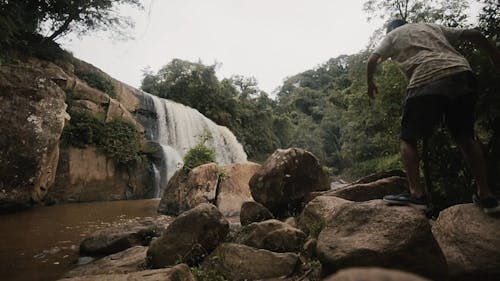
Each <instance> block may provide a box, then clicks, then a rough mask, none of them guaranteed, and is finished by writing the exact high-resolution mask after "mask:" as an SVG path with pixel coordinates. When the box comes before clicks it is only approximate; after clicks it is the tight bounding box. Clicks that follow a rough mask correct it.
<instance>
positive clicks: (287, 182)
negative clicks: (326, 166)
mask: <svg viewBox="0 0 500 281" xmlns="http://www.w3.org/2000/svg"><path fill="white" fill-rule="evenodd" d="M328 189H329V183H328V177H327V175H326V173H325V172H324V171H323V169H322V167H321V165H320V163H319V160H318V159H317V158H316V157H315V156H314V155H313V154H312V153H310V152H308V151H306V150H303V149H299V148H290V149H285V150H283V149H278V150H276V151H275V152H274V153H273V154H272V155H271V156H270V157H269V158H268V159H267V160H266V162H265V163H264V164H263V165H262V168H261V169H260V170H259V171H257V172H256V173H255V175H254V176H253V177H252V179H251V180H250V190H251V192H252V196H253V198H254V199H255V201H257V202H259V203H261V204H262V205H264V206H265V207H266V208H268V209H269V210H270V211H271V213H273V214H274V215H275V216H277V217H280V218H286V217H288V216H294V215H296V214H299V213H300V212H301V211H302V208H303V207H304V205H305V203H304V199H305V198H306V196H307V195H308V194H309V193H310V192H313V191H320V190H328Z"/></svg>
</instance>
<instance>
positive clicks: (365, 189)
mask: <svg viewBox="0 0 500 281" xmlns="http://www.w3.org/2000/svg"><path fill="white" fill-rule="evenodd" d="M404 191H408V181H407V179H406V178H403V177H398V176H393V177H388V178H382V179H379V180H377V181H374V182H369V183H359V184H353V185H348V186H345V187H341V188H338V189H336V190H332V191H328V192H325V193H323V194H322V195H324V196H336V197H340V198H343V199H346V200H350V201H356V202H362V201H369V200H373V199H382V198H383V197H384V196H386V195H389V194H399V193H402V192H404Z"/></svg>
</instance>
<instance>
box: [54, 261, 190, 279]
mask: <svg viewBox="0 0 500 281" xmlns="http://www.w3.org/2000/svg"><path fill="white" fill-rule="evenodd" d="M60 281H196V279H195V278H194V276H193V274H191V271H190V270H189V267H188V266H187V265H185V264H179V265H176V266H174V267H170V268H163V269H155V270H144V271H139V272H133V273H128V274H101V275H89V276H81V277H73V278H65V279H60Z"/></svg>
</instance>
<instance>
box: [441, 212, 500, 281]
mask: <svg viewBox="0 0 500 281" xmlns="http://www.w3.org/2000/svg"><path fill="white" fill-rule="evenodd" d="M432 232H433V233H434V237H436V240H437V241H438V243H439V245H440V246H441V249H442V250H443V253H444V255H445V257H446V261H447V262H448V267H449V271H450V276H451V277H452V280H485V281H488V280H500V219H499V218H498V217H492V216H488V215H486V214H484V213H483V211H482V210H481V209H480V208H478V207H476V206H474V205H473V204H464V205H456V206H453V207H450V208H448V209H446V210H444V211H442V212H441V213H440V214H439V217H438V219H437V220H436V222H435V223H434V224H433V226H432Z"/></svg>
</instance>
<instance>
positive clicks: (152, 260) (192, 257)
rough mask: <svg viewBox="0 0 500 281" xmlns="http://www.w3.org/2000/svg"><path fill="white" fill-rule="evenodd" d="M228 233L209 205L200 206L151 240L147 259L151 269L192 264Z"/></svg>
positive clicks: (220, 218) (221, 219) (217, 214)
mask: <svg viewBox="0 0 500 281" xmlns="http://www.w3.org/2000/svg"><path fill="white" fill-rule="evenodd" d="M228 232H229V223H228V221H227V220H226V219H225V218H224V217H223V216H222V214H221V213H220V212H219V210H217V208H216V207H215V206H214V205H212V204H207V203H202V204H200V205H198V206H197V207H195V208H193V209H191V210H189V211H186V212H184V213H182V214H181V215H180V216H178V217H177V218H176V219H175V220H174V221H173V222H172V223H171V224H170V225H169V226H168V227H167V229H166V230H165V231H164V232H163V234H162V235H161V236H160V238H158V239H156V240H154V241H153V242H152V243H151V246H150V247H149V250H148V253H147V256H148V262H149V265H150V266H152V267H154V268H159V267H165V266H169V265H174V264H176V263H178V262H186V263H187V264H189V265H190V266H191V265H196V264H198V263H200V262H201V261H202V260H203V258H205V257H206V256H208V255H209V254H210V253H211V252H212V251H213V250H214V249H215V248H216V247H217V246H218V245H219V244H220V243H221V242H222V241H223V240H224V239H225V238H226V235H227V234H228Z"/></svg>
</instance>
